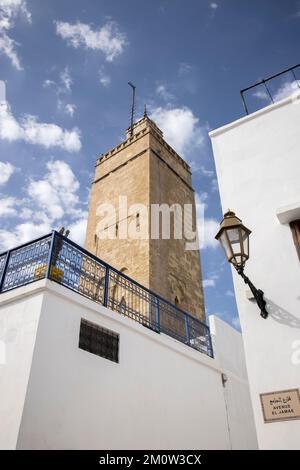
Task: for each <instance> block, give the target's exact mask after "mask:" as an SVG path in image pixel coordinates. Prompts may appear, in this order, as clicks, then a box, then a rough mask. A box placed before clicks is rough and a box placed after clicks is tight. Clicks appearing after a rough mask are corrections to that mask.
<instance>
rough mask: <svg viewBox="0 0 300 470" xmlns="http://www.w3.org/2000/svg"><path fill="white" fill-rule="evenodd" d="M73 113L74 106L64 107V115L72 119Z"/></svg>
mask: <svg viewBox="0 0 300 470" xmlns="http://www.w3.org/2000/svg"><path fill="white" fill-rule="evenodd" d="M75 111H76V105H75V104H71V103H68V104H66V105H65V113H66V114H68V115H69V116H71V117H73V116H74V113H75Z"/></svg>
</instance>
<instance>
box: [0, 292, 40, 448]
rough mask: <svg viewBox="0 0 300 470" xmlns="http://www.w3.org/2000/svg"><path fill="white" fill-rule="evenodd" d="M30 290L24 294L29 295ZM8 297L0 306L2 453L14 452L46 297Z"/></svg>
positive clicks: (9, 294)
mask: <svg viewBox="0 0 300 470" xmlns="http://www.w3.org/2000/svg"><path fill="white" fill-rule="evenodd" d="M26 290H28V289H27V288H24V289H23V291H24V292H26ZM15 296H16V291H12V292H10V293H7V294H5V299H1V304H0V340H1V341H2V346H3V349H4V352H5V357H4V358H3V359H4V360H3V361H1V363H0V428H1V430H0V449H2V450H3V449H14V448H15V447H16V444H17V438H18V433H19V427H20V423H21V418H22V412H23V406H24V402H25V395H26V390H27V384H28V378H29V373H30V368H31V361H32V356H33V349H34V344H35V338H36V331H37V327H38V322H39V316H40V312H41V309H42V300H43V294H42V293H41V292H39V291H38V290H36V291H35V292H33V293H32V294H31V296H30V297H24V298H22V297H18V298H17V299H15V300H13V299H14V298H15Z"/></svg>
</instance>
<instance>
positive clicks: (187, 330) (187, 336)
mask: <svg viewBox="0 0 300 470" xmlns="http://www.w3.org/2000/svg"><path fill="white" fill-rule="evenodd" d="M184 324H185V335H186V340H187V343H188V344H190V342H191V338H190V326H189V318H188V316H187V315H185V316H184Z"/></svg>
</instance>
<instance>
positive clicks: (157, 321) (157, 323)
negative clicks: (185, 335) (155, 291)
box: [155, 297, 160, 333]
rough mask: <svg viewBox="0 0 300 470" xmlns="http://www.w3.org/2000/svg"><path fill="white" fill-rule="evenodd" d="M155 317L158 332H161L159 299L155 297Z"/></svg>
mask: <svg viewBox="0 0 300 470" xmlns="http://www.w3.org/2000/svg"><path fill="white" fill-rule="evenodd" d="M155 319H156V327H157V331H158V333H160V313H159V299H158V297H155Z"/></svg>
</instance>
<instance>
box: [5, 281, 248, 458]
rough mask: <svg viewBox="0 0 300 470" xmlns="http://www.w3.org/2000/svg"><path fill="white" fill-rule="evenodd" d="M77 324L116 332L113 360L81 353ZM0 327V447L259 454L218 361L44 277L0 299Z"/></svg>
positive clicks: (235, 372)
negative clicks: (0, 351) (0, 343)
mask: <svg viewBox="0 0 300 470" xmlns="http://www.w3.org/2000/svg"><path fill="white" fill-rule="evenodd" d="M81 319H86V320H88V321H90V322H92V323H95V324H97V325H100V326H102V327H104V328H107V329H109V330H111V331H113V332H116V333H118V334H119V348H120V350H119V363H115V362H112V361H110V360H107V359H104V358H103V357H99V356H97V355H94V354H91V353H89V352H86V351H84V350H82V349H79V347H78V343H79V331H80V322H81ZM0 322H1V323H0V325H1V337H2V338H4V341H5V348H6V351H5V353H6V354H5V361H4V363H3V364H1V365H0V389H1V401H0V427H1V429H0V448H2V449H231V448H241V446H242V448H253V447H252V446H254V447H255V433H254V435H253V430H251V429H249V428H247V426H246V428H245V426H244V424H245V423H244V418H245V409H244V408H245V406H248V405H245V401H244V400H242V402H241V407H240V409H239V406H238V405H237V408H236V410H235V418H234V420H235V426H237V427H238V428H239V432H240V436H239V438H238V439H237V438H236V431H235V432H234V433H233V434H232V435H231V433H230V426H228V412H229V413H230V412H231V411H230V409H229V410H228V409H227V408H228V407H227V406H226V400H227V399H228V396H227V392H226V393H224V390H225V389H224V387H223V385H222V371H223V369H222V368H221V365H220V362H219V360H218V359H212V358H210V357H208V356H206V355H205V354H202V353H199V352H198V351H195V350H193V349H192V348H190V347H188V346H186V345H184V344H182V343H179V342H178V341H176V340H174V339H172V338H170V337H168V336H166V335H164V334H157V333H155V332H154V331H151V330H149V329H147V328H145V327H144V326H143V325H140V324H138V323H136V322H134V321H133V320H130V319H128V318H125V317H123V316H121V315H119V314H117V313H115V312H113V311H111V310H109V309H107V308H105V307H103V306H101V305H99V304H96V303H95V302H92V301H90V300H88V299H86V298H84V297H82V296H80V295H79V294H77V293H74V292H72V291H70V290H68V289H66V288H64V287H62V286H60V285H58V284H56V283H54V282H51V281H46V280H42V281H38V282H35V283H33V284H31V285H27V286H25V287H21V288H18V289H15V290H13V291H11V292H7V293H3V294H1V296H0ZM228 328H229V327H228ZM219 333H220V332H219ZM234 334H235V332H234ZM237 334H238V333H237ZM217 336H218V334H217V335H216V337H217ZM226 347H227V348H228V347H230V346H229V345H227V346H226ZM239 353H241V354H243V353H242V351H240V352H239ZM227 354H230V351H227ZM227 367H228V365H226V371H227V373H229V375H230V372H229V371H228V370H227ZM235 374H236V375H237V376H238V371H233V372H232V375H235ZM238 380H239V379H238ZM243 380H244V377H241V381H242V382H243ZM243 383H244V382H243ZM229 393H230V392H229ZM250 408H251V407H250ZM248 411H249V413H250V414H251V410H248ZM246 414H247V413H246ZM247 416H249V415H248V414H247ZM241 436H242V437H241ZM241 443H242V444H241Z"/></svg>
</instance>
